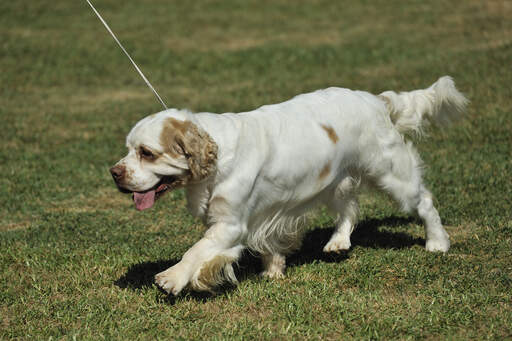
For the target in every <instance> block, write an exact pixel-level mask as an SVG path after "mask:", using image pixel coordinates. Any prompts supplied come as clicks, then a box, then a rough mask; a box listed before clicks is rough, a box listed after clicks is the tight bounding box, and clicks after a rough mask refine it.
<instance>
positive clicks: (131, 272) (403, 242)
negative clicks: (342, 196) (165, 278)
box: [114, 216, 425, 305]
mask: <svg viewBox="0 0 512 341" xmlns="http://www.w3.org/2000/svg"><path fill="white" fill-rule="evenodd" d="M415 221H416V220H415V219H414V218H402V217H394V216H393V217H388V218H384V219H369V220H365V221H362V222H360V223H359V224H358V226H357V228H356V229H355V230H354V232H353V233H352V236H351V242H352V246H360V247H366V248H373V249H403V248H410V247H412V246H414V245H425V240H424V239H423V238H414V237H412V236H410V235H409V234H407V233H404V232H392V231H383V230H379V228H380V227H381V226H387V227H391V228H393V227H396V226H402V225H406V224H409V223H412V222H415ZM333 231H334V228H333V227H331V228H315V229H314V230H311V231H309V232H307V233H306V234H305V236H304V240H303V243H302V247H301V248H300V249H299V250H298V251H297V252H295V253H293V254H292V255H290V256H288V257H287V259H286V264H287V266H288V267H293V266H299V265H302V264H309V263H312V262H314V261H322V262H327V263H333V262H336V263H338V262H341V261H343V260H345V259H347V258H348V257H349V253H350V250H349V251H346V252H341V253H339V254H336V253H324V252H323V251H322V249H323V247H324V245H325V244H326V243H327V242H328V241H329V238H330V237H331V234H332V233H333ZM178 262H179V260H178V259H171V260H160V261H156V262H143V263H139V264H135V265H132V266H131V267H130V268H129V269H128V271H127V272H126V273H125V274H124V275H123V276H121V277H120V278H119V279H117V280H116V281H115V282H114V284H115V285H117V286H118V287H120V288H128V289H141V288H144V287H152V286H153V283H154V276H155V274H157V273H159V272H161V271H164V270H166V269H167V268H169V267H171V266H173V265H174V264H176V263H178ZM261 271H262V266H261V261H260V259H259V257H257V256H255V255H253V254H251V253H250V252H247V251H246V252H244V254H243V256H242V258H241V259H240V261H239V263H238V265H237V266H236V269H235V272H236V275H237V278H238V280H239V281H244V280H245V279H247V278H250V277H256V276H257V274H259V273H260V272H261ZM234 289H235V286H233V285H225V286H222V287H220V288H218V289H217V291H216V292H215V293H198V292H187V293H186V294H185V295H183V296H184V297H190V298H193V299H195V300H197V301H199V302H206V301H208V300H210V299H212V298H215V297H219V296H223V295H226V294H227V293H229V292H231V291H232V290H234ZM162 292H163V291H162ZM183 296H182V295H179V296H178V297H174V296H172V295H166V296H164V297H162V296H161V295H159V297H157V300H158V301H160V302H162V303H167V304H171V305H172V304H174V303H175V302H176V300H180V299H181V298H180V297H183Z"/></svg>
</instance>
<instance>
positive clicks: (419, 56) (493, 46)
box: [0, 0, 512, 340]
mask: <svg viewBox="0 0 512 341" xmlns="http://www.w3.org/2000/svg"><path fill="white" fill-rule="evenodd" d="M94 3H95V5H96V7H97V8H98V10H100V12H101V13H102V14H103V16H104V17H105V19H106V20H107V21H108V22H109V24H110V26H111V27H112V29H113V30H114V31H115V32H116V33H117V35H118V36H119V38H120V39H121V41H123V42H124V44H125V46H126V48H127V49H128V50H129V51H130V52H131V53H132V56H133V57H134V59H135V60H136V61H137V62H138V64H139V66H140V67H141V68H142V70H143V71H144V72H145V73H146V76H147V77H148V78H149V79H150V81H151V82H152V83H153V85H154V86H155V87H156V89H157V90H158V91H159V93H160V95H161V96H162V97H163V99H164V101H166V103H167V105H169V106H172V107H177V108H189V109H191V110H193V111H212V112H238V111H244V110H249V109H254V108H256V107H258V106H260V105H263V104H269V103H275V102H280V101H283V100H286V99H289V98H290V97H292V96H294V95H296V94H299V93H303V92H307V91H312V90H315V89H318V88H325V87H329V86H340V87H348V88H353V89H361V90H368V91H371V92H374V93H378V92H381V91H384V90H388V89H393V90H411V89H416V88H424V87H426V86H429V85H430V84H431V83H433V82H434V81H435V80H436V79H437V78H438V77H439V76H442V75H445V74H448V75H451V76H453V77H454V79H455V81H456V83H457V86H458V88H459V89H460V90H461V91H462V92H464V93H465V94H466V95H467V97H468V98H469V99H470V101H471V104H470V106H469V107H468V112H467V116H466V118H465V120H464V122H462V123H461V124H459V125H457V126H455V127H453V128H452V129H449V130H445V131H439V130H431V131H430V133H429V136H428V137H426V138H422V139H418V140H416V142H415V144H416V146H417V148H418V149H419V151H420V154H421V155H422V158H423V159H424V160H425V162H426V164H427V168H426V170H425V173H426V183H427V184H428V186H429V187H430V188H431V189H432V192H433V194H434V195H435V201H436V205H437V207H438V210H439V212H440V215H441V218H442V220H443V222H444V224H445V225H446V228H447V230H448V232H449V234H450V235H451V241H452V248H451V249H450V251H449V252H448V253H447V254H433V253H428V252H426V251H425V250H424V243H425V241H424V235H423V227H422V225H421V222H420V221H418V220H417V219H416V218H414V217H410V216H407V215H405V214H403V213H401V212H400V211H399V210H398V208H397V207H396V206H395V205H393V204H392V202H391V201H390V200H389V198H387V197H385V196H382V195H377V194H374V193H369V194H365V195H363V197H362V200H361V201H362V212H361V220H360V223H359V225H358V227H357V230H356V231H355V232H354V235H353V238H352V240H353V247H352V249H351V250H350V251H349V252H347V253H346V254H342V255H339V256H329V255H324V254H323V253H322V252H321V250H322V247H323V245H324V244H325V243H326V242H327V240H328V238H329V234H330V232H332V229H333V225H334V224H333V220H332V218H331V217H329V216H328V215H327V214H326V212H325V211H324V210H322V209H319V210H318V211H316V212H315V213H314V215H313V217H312V219H311V222H310V223H309V225H308V232H307V234H306V238H305V241H304V246H303V247H302V249H301V250H299V251H298V252H297V253H296V254H294V255H292V256H291V257H289V259H288V263H289V267H288V269H287V273H286V278H285V279H282V280H268V279H262V278H260V277H259V276H258V272H259V271H260V268H261V266H260V263H259V260H258V258H257V257H255V256H254V255H251V254H247V255H246V256H244V258H243V259H242V261H241V262H240V264H239V266H238V270H237V271H238V277H239V279H240V284H239V285H238V286H237V287H234V288H233V287H226V288H221V289H219V291H218V293H217V294H216V295H211V294H202V293H193V292H184V293H182V294H180V295H179V296H178V297H168V296H166V295H165V294H164V293H162V292H161V291H160V290H159V289H158V288H157V287H156V286H155V285H154V284H153V282H152V278H153V275H154V274H155V273H157V272H159V271H161V270H163V269H165V268H166V267H168V266H170V265H172V264H174V263H175V262H177V261H179V259H180V257H181V255H182V254H183V253H184V252H185V251H186V250H187V249H188V248H189V247H190V246H191V245H192V244H193V243H194V242H195V241H197V240H198V239H199V238H200V236H201V235H202V234H203V233H204V231H205V227H204V226H203V225H202V224H201V223H200V222H199V221H198V220H196V219H194V218H192V217H191V216H190V215H189V214H188V213H187V211H186V208H185V199H184V194H183V191H181V190H178V191H175V192H173V193H171V194H169V195H167V196H166V197H164V198H163V199H162V200H160V201H159V202H158V203H157V204H156V205H155V207H153V208H152V209H151V210H148V211H144V212H137V211H136V210H135V209H134V207H133V203H132V202H131V200H130V198H129V196H126V195H123V194H121V193H119V192H117V190H116V188H115V186H114V184H113V181H112V179H111V177H110V175H109V173H108V168H109V167H110V166H111V165H113V164H114V163H115V162H116V161H117V160H118V159H119V158H121V157H122V156H123V153H124V152H125V147H124V138H125V136H126V134H127V133H128V132H129V130H130V128H131V127H132V126H133V124H134V123H135V122H137V120H139V119H140V118H142V117H144V116H145V115H148V114H151V113H154V112H156V111H159V110H161V106H160V104H159V103H158V102H157V101H156V100H155V98H154V97H153V94H152V93H151V92H150V90H149V89H148V88H147V87H146V86H145V85H144V83H143V82H142V80H141V79H140V78H139V76H138V75H137V74H136V73H135V71H134V70H133V68H132V66H131V65H130V64H129V61H128V60H127V59H126V57H125V56H124V55H123V54H122V52H121V50H120V49H119V48H118V47H117V46H116V45H115V43H114V41H113V40H112V38H111V37H110V36H109V35H108V33H107V32H106V30H105V29H104V28H103V27H102V26H101V23H100V22H99V21H98V19H97V18H96V17H95V16H94V14H93V13H92V11H91V10H90V8H89V7H88V5H87V3H86V2H85V1H69V0H67V1H64V0H56V1H30V2H28V1H2V2H1V3H0V33H1V39H0V118H1V122H2V124H1V125H0V136H1V139H2V141H3V144H2V147H1V148H0V174H1V176H0V338H1V339H31V340H32V339H75V338H76V339H94V340H97V339H123V340H135V339H147V340H153V339H272V340H276V339H289V340H292V339H293V340H295V339H326V340H340V339H446V338H448V339H455V340H457V339H458V340H466V339H478V340H482V339H507V338H508V339H512V217H511V212H512V202H511V201H512V200H511V198H512V181H511V174H512V159H511V155H512V134H511V132H512V20H511V18H512V3H511V2H510V1H506V0H503V1H500V0H486V1H481V0H464V1H459V0H449V1H447V0H431V1H420V0H411V1H405V0H401V1H399V0H386V1H384V0H375V1H327V0H314V1H300V2H299V1H285V0H275V1H266V0H264V1H237V0H226V1H209V0H205V1H164V0H154V1H134V0H128V1H122V2H121V1H113V0H96V1H95V2H94Z"/></svg>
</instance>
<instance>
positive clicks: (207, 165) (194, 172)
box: [177, 122, 217, 181]
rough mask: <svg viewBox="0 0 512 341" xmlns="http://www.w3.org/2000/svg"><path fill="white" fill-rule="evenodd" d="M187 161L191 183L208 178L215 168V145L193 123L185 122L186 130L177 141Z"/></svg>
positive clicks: (204, 132)
mask: <svg viewBox="0 0 512 341" xmlns="http://www.w3.org/2000/svg"><path fill="white" fill-rule="evenodd" d="M177 140H178V141H177V142H178V143H179V145H180V147H181V148H182V150H183V154H184V155H185V158H186V159H187V163H188V168H189V170H190V174H191V179H190V180H192V181H199V180H202V179H205V178H207V177H208V176H210V175H211V174H212V173H213V172H214V171H215V168H216V162H217V144H216V143H215V141H213V139H212V138H211V137H210V135H208V133H207V132H206V131H204V130H202V129H200V128H198V127H197V126H196V125H195V124H194V123H191V122H187V124H186V128H185V129H184V130H183V132H182V134H180V136H179V138H178V139H177Z"/></svg>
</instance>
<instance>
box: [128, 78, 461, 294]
mask: <svg viewBox="0 0 512 341" xmlns="http://www.w3.org/2000/svg"><path fill="white" fill-rule="evenodd" d="M466 103H467V100H466V99H465V98H464V96H463V95H461V94H460V93H459V92H458V91H457V90H456V89H455V87H454V84H453V81H452V80H451V78H449V77H442V78H440V79H439V80H438V81H437V82H436V83H435V84H434V85H432V86H431V87H429V88H427V89H425V90H416V91H412V92H405V93H400V94H396V93H395V92H391V91H387V92H384V93H382V94H380V95H379V96H375V95H372V94H370V93H368V92H363V91H352V90H348V89H342V88H328V89H325V90H318V91H315V92H312V93H308V94H303V95H299V96H296V97H295V98H293V99H291V100H289V101H286V102H283V103H280V104H275V105H266V106H263V107H261V108H258V109H256V110H254V111H250V112H244V113H239V114H231V113H226V114H222V115H217V114H211V113H197V114H192V113H189V112H187V111H180V110H175V109H171V110H166V111H163V112H160V113H158V114H156V115H153V116H152V117H151V118H146V119H144V120H142V121H141V122H139V123H138V124H137V125H136V126H135V127H134V129H133V130H132V132H131V133H130V135H129V136H128V139H127V140H128V145H129V148H131V149H136V148H137V146H138V145H140V144H146V145H150V146H151V147H152V148H155V149H162V146H158V139H157V137H158V135H159V133H160V131H161V130H162V127H161V126H162V124H163V122H165V120H166V119H167V118H169V117H174V118H175V119H178V120H189V121H191V122H192V123H194V124H195V125H197V126H198V127H199V128H201V129H203V130H204V131H206V132H207V133H208V134H209V135H210V136H211V138H212V139H213V141H215V143H216V144H217V146H218V155H217V163H216V172H215V174H212V175H211V176H210V177H209V178H207V179H205V180H204V181H203V182H201V183H195V184H193V185H189V186H188V187H187V188H186V190H187V199H188V205H189V209H190V210H191V212H192V213H193V214H194V215H196V216H199V217H202V218H203V219H204V221H205V222H207V224H208V226H209V229H208V231H207V232H206V234H205V236H204V237H203V238H202V239H201V240H200V241H198V242H197V243H196V244H195V245H194V246H192V248H191V249H189V250H188V251H187V252H186V253H185V255H184V256H183V259H182V260H181V262H179V263H178V264H176V265H175V266H174V267H172V268H170V269H168V270H166V271H164V272H162V273H160V274H158V275H157V276H156V282H157V284H158V285H160V286H161V287H162V288H163V289H165V290H166V291H168V292H172V293H174V294H177V293H179V292H180V291H181V290H182V289H183V288H184V287H185V286H186V285H187V284H189V285H190V286H191V287H192V288H194V289H198V290H205V289H208V288H209V287H208V284H204V283H203V282H201V278H200V277H201V276H202V275H201V269H207V268H208V267H209V266H210V265H212V264H214V265H215V264H217V263H218V262H222V261H224V262H225V263H226V264H224V265H223V266H222V267H221V268H223V269H224V270H221V272H223V273H224V277H226V278H227V279H228V280H231V281H236V278H234V274H233V272H232V268H231V262H234V261H236V260H237V259H238V257H239V256H240V253H241V251H242V249H243V248H246V247H247V248H249V249H251V250H255V251H258V252H260V253H262V254H263V256H264V259H265V262H264V263H265V266H266V268H265V271H264V274H266V275H268V276H270V277H280V276H282V272H283V271H284V255H286V254H288V253H289V252H291V251H293V250H294V249H296V248H297V247H299V246H300V242H301V230H302V229H301V226H302V224H301V223H302V222H303V220H304V216H305V214H306V212H307V211H308V210H310V209H311V208H312V207H314V206H316V205H318V204H325V205H327V206H328V207H329V208H330V209H331V210H332V211H334V212H335V213H336V214H337V215H338V219H337V220H336V222H337V223H336V225H337V227H336V230H335V232H334V234H333V237H332V238H331V240H330V241H329V242H328V243H327V245H326V246H325V248H324V251H326V252H338V251H340V250H346V249H348V248H350V233H351V232H352V230H353V228H354V225H355V223H356V221H357V214H358V203H357V188H358V185H359V183H360V182H361V181H362V182H366V181H369V182H371V183H373V184H376V185H377V186H378V187H380V188H381V189H383V190H384V191H386V192H388V193H390V194H391V195H392V197H393V198H395V199H396V200H397V201H398V203H400V205H401V207H402V208H403V209H404V210H406V211H412V212H415V213H417V214H418V215H419V216H420V217H421V218H422V219H423V221H424V223H425V232H426V248H427V250H429V251H442V252H446V251H447V250H448V248H449V246H450V241H449V238H448V234H447V233H446V231H445V230H444V229H443V227H442V225H441V220H440V218H439V215H438V213H437V211H436V209H435V208H434V206H433V204H432V198H431V194H430V192H428V190H427V189H426V188H425V186H424V185H423V182H422V174H421V160H420V158H419V156H418V154H417V152H416V151H415V149H414V147H413V146H412V143H411V142H406V141H405V140H404V136H403V135H402V134H403V133H405V132H409V131H421V127H422V124H423V122H424V120H425V119H431V120H432V121H434V122H441V125H445V123H446V120H447V118H453V117H456V116H458V115H459V114H460V113H462V111H463V110H464V107H465V105H466ZM123 162H124V164H125V165H126V167H128V168H129V169H130V170H131V171H135V172H138V173H140V174H143V173H150V175H146V176H142V175H137V176H136V178H137V179H138V183H137V189H136V190H144V189H147V188H150V187H152V186H154V185H155V183H157V182H158V179H157V178H158V177H159V176H161V175H165V174H180V173H181V172H183V169H184V168H186V165H185V163H184V162H183V161H182V160H181V161H180V160H174V161H173V160H168V162H166V165H165V166H161V165H160V166H159V167H161V168H160V169H158V170H155V169H150V168H147V169H144V170H141V169H140V168H141V165H140V163H137V161H136V160H135V159H129V160H124V161H123ZM153 167H154V166H153ZM162 167H163V168H162ZM141 179H142V180H141ZM143 179H146V180H147V183H145V184H144V183H141V182H143ZM215 198H222V199H223V200H221V201H219V202H221V204H217V203H215V204H214V199H215ZM220 277H222V273H221V274H220ZM220 277H219V276H217V277H216V278H215V279H214V282H215V283H213V284H216V283H218V282H220V281H222V278H220Z"/></svg>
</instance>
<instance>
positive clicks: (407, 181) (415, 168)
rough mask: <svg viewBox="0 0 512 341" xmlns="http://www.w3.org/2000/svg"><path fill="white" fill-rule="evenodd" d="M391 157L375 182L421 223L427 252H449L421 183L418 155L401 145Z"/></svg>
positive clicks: (430, 200)
mask: <svg viewBox="0 0 512 341" xmlns="http://www.w3.org/2000/svg"><path fill="white" fill-rule="evenodd" d="M391 155H392V156H393V157H392V159H391V160H388V161H390V162H387V169H382V168H381V169H380V171H383V170H384V171H383V172H382V173H381V174H380V176H378V177H377V178H376V180H377V182H378V183H379V184H380V186H381V187H382V188H383V189H384V190H385V191H387V192H389V193H390V194H391V195H392V196H393V197H394V198H395V199H396V200H397V201H398V202H399V203H400V204H401V205H402V209H403V210H404V211H415V212H416V213H417V214H418V215H419V216H420V218H421V219H422V220H423V223H424V224H425V236H426V238H425V239H426V245H425V247H426V249H427V250H428V251H442V252H446V251H448V249H449V248H450V239H449V236H448V233H446V231H445V229H444V228H443V225H442V224H441V218H440V217H439V213H438V212H437V210H436V208H435V207H434V205H433V203H432V194H431V193H430V192H429V191H428V190H427V189H426V188H425V186H424V184H423V180H422V175H421V166H420V165H421V160H420V158H419V156H418V154H417V153H416V151H415V150H414V148H413V147H412V144H403V145H401V146H399V147H397V148H396V149H395V150H393V151H392V153H391ZM385 164H386V162H381V163H380V165H385Z"/></svg>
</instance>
